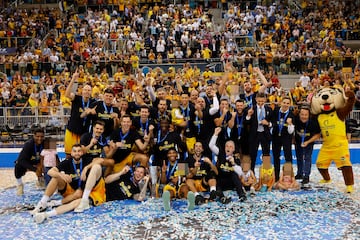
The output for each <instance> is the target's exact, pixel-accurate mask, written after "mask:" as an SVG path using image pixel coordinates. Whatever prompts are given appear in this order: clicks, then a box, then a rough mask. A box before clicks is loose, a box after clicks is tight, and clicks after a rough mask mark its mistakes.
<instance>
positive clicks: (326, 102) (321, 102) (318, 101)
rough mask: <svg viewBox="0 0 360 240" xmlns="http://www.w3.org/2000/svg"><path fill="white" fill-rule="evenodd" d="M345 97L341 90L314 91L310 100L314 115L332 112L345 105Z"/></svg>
mask: <svg viewBox="0 0 360 240" xmlns="http://www.w3.org/2000/svg"><path fill="white" fill-rule="evenodd" d="M346 100H347V97H346V96H345V92H344V89H343V88H333V87H324V88H321V89H319V90H317V91H316V93H314V95H313V97H312V99H311V113H312V114H314V115H317V114H320V113H326V112H331V111H334V110H336V109H338V108H341V107H343V106H344V105H345V102H346Z"/></svg>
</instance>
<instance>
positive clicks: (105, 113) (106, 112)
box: [91, 101, 120, 137]
mask: <svg viewBox="0 0 360 240" xmlns="http://www.w3.org/2000/svg"><path fill="white" fill-rule="evenodd" d="M95 106H96V109H95V110H96V115H93V116H92V123H93V124H94V123H95V122H96V121H97V120H101V121H103V122H105V130H104V133H103V135H104V136H105V137H108V136H110V134H111V133H112V132H113V130H114V119H113V117H112V116H111V114H112V113H117V114H118V117H119V116H120V111H119V109H118V108H117V107H113V106H110V107H109V106H106V105H105V103H104V102H103V101H100V102H96V103H94V104H93V105H92V106H91V108H94V107H95Z"/></svg>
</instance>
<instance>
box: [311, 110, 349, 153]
mask: <svg viewBox="0 0 360 240" xmlns="http://www.w3.org/2000/svg"><path fill="white" fill-rule="evenodd" d="M318 122H319V125H320V129H321V135H322V138H323V140H324V141H323V147H326V148H328V149H331V148H336V147H339V146H340V145H341V146H346V145H347V144H348V140H347V138H346V128H345V121H342V120H340V119H339V117H338V115H337V113H336V111H334V112H332V113H329V114H320V115H319V116H318Z"/></svg>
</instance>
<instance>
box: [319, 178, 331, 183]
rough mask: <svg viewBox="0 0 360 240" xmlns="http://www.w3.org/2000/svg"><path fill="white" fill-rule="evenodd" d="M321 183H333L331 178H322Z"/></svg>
mask: <svg viewBox="0 0 360 240" xmlns="http://www.w3.org/2000/svg"><path fill="white" fill-rule="evenodd" d="M319 183H331V179H329V180H325V179H321V180H320V181H319Z"/></svg>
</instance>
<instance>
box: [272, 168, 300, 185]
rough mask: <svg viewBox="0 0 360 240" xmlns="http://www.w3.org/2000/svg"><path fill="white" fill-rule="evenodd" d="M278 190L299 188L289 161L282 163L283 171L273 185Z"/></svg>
mask: <svg viewBox="0 0 360 240" xmlns="http://www.w3.org/2000/svg"><path fill="white" fill-rule="evenodd" d="M274 187H275V188H276V189H279V190H299V189H300V185H299V183H298V182H297V181H296V180H295V176H294V171H293V167H292V164H291V163H290V162H286V163H284V166H283V171H282V173H281V175H280V179H279V181H278V182H277V183H276V184H275V186H274Z"/></svg>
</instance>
